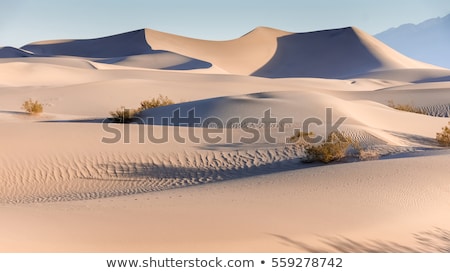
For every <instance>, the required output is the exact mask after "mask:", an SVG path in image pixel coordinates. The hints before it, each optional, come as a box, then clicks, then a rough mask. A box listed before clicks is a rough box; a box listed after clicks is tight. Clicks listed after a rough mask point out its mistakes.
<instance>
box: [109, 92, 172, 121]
mask: <svg viewBox="0 0 450 273" xmlns="http://www.w3.org/2000/svg"><path fill="white" fill-rule="evenodd" d="M171 104H174V102H173V101H172V100H171V99H169V98H168V97H167V96H162V95H159V96H158V97H157V98H152V99H151V100H144V101H141V103H140V106H139V107H138V108H137V109H126V108H125V107H121V108H119V109H117V110H115V111H111V112H109V114H110V115H111V119H112V120H113V121H114V122H117V123H129V122H131V121H132V120H133V118H134V117H135V116H136V114H137V113H139V112H142V111H144V110H147V109H151V108H157V107H161V106H167V105H171Z"/></svg>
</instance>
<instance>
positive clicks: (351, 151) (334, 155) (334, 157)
mask: <svg viewBox="0 0 450 273" xmlns="http://www.w3.org/2000/svg"><path fill="white" fill-rule="evenodd" d="M301 136H302V134H301V133H300V134H296V135H294V136H293V137H291V139H301V138H300V137H301ZM303 136H304V137H305V136H309V134H308V135H303ZM297 143H302V142H301V140H300V142H297ZM302 145H304V144H302ZM305 154H306V158H305V160H303V162H306V163H311V162H316V161H319V162H323V163H330V162H332V161H339V160H342V159H344V158H346V157H349V158H357V159H359V160H375V159H378V158H379V156H380V155H379V153H378V152H377V151H375V150H369V149H367V148H363V147H362V146H361V144H360V143H359V142H357V141H354V140H352V139H350V138H348V137H344V136H343V135H342V134H341V133H340V132H332V133H331V134H329V135H328V137H327V139H326V141H325V142H323V143H320V144H317V145H312V144H306V145H305Z"/></svg>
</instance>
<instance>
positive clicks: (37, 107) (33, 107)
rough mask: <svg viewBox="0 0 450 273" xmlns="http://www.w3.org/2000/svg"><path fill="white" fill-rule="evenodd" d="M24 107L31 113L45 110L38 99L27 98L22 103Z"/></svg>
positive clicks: (34, 113) (35, 113)
mask: <svg viewBox="0 0 450 273" xmlns="http://www.w3.org/2000/svg"><path fill="white" fill-rule="evenodd" d="M22 109H24V110H25V111H27V112H28V113H29V114H32V115H37V114H40V113H42V112H43V111H44V107H43V106H42V104H41V103H39V102H38V101H37V100H35V101H33V100H32V99H28V100H26V101H25V102H24V103H23V104H22Z"/></svg>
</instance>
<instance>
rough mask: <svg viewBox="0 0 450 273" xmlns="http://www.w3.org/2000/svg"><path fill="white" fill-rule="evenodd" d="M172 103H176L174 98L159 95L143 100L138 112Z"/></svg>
mask: <svg viewBox="0 0 450 273" xmlns="http://www.w3.org/2000/svg"><path fill="white" fill-rule="evenodd" d="M171 104H174V102H173V100H171V99H169V98H168V97H167V96H163V95H159V96H158V97H157V98H153V99H151V100H144V101H141V105H140V106H139V108H138V112H141V111H144V110H147V109H151V108H156V107H161V106H167V105H171Z"/></svg>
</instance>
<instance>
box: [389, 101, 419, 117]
mask: <svg viewBox="0 0 450 273" xmlns="http://www.w3.org/2000/svg"><path fill="white" fill-rule="evenodd" d="M387 106H389V107H391V108H394V109H397V110H400V111H406V112H411V113H416V114H422V115H426V113H425V112H424V111H423V110H421V109H420V108H418V107H416V106H414V105H412V104H398V103H395V102H394V101H393V100H388V103H387Z"/></svg>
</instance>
